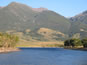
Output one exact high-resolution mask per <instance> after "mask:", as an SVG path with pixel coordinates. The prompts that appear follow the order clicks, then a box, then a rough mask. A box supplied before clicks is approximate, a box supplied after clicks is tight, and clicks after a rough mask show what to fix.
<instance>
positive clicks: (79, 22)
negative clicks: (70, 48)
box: [70, 11, 87, 38]
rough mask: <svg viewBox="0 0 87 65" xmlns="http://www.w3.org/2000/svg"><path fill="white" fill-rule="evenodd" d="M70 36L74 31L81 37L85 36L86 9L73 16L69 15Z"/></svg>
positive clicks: (86, 28) (86, 23)
mask: <svg viewBox="0 0 87 65" xmlns="http://www.w3.org/2000/svg"><path fill="white" fill-rule="evenodd" d="M70 20H71V21H72V22H71V28H70V34H71V36H72V35H73V34H76V33H80V36H81V38H84V37H87V11H84V12H83V13H80V14H78V15H76V16H74V17H71V18H70Z"/></svg>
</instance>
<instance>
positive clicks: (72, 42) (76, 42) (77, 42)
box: [64, 38, 82, 47]
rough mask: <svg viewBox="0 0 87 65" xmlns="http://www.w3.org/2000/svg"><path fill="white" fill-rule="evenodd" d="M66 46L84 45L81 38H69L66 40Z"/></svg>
mask: <svg viewBox="0 0 87 65" xmlns="http://www.w3.org/2000/svg"><path fill="white" fill-rule="evenodd" d="M64 46H71V47H76V46H82V43H81V40H80V39H75V38H73V39H69V40H66V41H65V42H64Z"/></svg>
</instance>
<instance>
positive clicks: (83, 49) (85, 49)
mask: <svg viewBox="0 0 87 65" xmlns="http://www.w3.org/2000/svg"><path fill="white" fill-rule="evenodd" d="M64 49H71V50H81V51H87V48H64Z"/></svg>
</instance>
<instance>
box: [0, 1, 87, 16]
mask: <svg viewBox="0 0 87 65" xmlns="http://www.w3.org/2000/svg"><path fill="white" fill-rule="evenodd" d="M11 2H19V3H23V4H26V5H28V6H31V7H33V8H39V7H44V8H48V9H49V10H52V11H55V12H57V13H59V14H61V15H63V16H65V17H72V16H75V15H77V14H79V13H82V12H83V11H86V10H87V0H0V6H6V5H8V4H9V3H11Z"/></svg>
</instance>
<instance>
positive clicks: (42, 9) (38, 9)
mask: <svg viewBox="0 0 87 65" xmlns="http://www.w3.org/2000/svg"><path fill="white" fill-rule="evenodd" d="M32 10H33V11H36V12H42V11H47V10H48V9H47V8H43V7H40V8H32Z"/></svg>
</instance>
